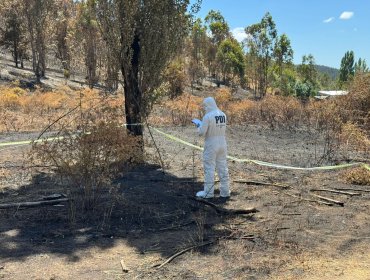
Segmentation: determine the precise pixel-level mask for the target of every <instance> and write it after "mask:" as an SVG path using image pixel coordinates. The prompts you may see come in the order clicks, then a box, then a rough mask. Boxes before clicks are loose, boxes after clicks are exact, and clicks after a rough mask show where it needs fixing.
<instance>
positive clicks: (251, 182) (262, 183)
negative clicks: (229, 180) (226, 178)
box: [233, 180, 289, 189]
mask: <svg viewBox="0 0 370 280" xmlns="http://www.w3.org/2000/svg"><path fill="white" fill-rule="evenodd" d="M233 182H235V183H242V184H249V185H263V186H274V187H280V188H283V189H288V188H289V186H287V185H282V184H278V183H268V182H260V181H251V180H233Z"/></svg>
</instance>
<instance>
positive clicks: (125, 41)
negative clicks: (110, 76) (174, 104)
mask: <svg viewBox="0 0 370 280" xmlns="http://www.w3.org/2000/svg"><path fill="white" fill-rule="evenodd" d="M188 5H189V0H167V1H163V0H145V1H142V0H96V6H97V9H96V11H97V18H98V21H99V26H100V28H101V31H102V36H103V39H104V40H105V41H106V42H107V43H108V45H109V47H110V48H111V50H112V52H113V53H114V55H115V57H116V61H117V63H118V64H119V67H120V70H121V73H122V76H123V88H124V96H125V113H126V122H127V129H128V130H129V131H130V132H131V133H132V134H134V135H136V136H140V137H141V138H142V135H143V126H142V122H143V121H144V119H145V118H146V116H147V115H148V113H149V111H150V108H151V101H152V97H153V93H154V91H155V89H156V88H157V87H158V86H159V85H160V84H161V81H162V72H163V70H164V69H165V68H166V66H167V64H168V62H169V61H170V59H171V58H173V57H174V56H175V55H176V52H177V51H178V50H179V49H180V47H181V46H182V44H183V41H184V38H185V36H186V35H187V34H188V32H189V28H190V16H189V14H188ZM142 145H143V144H142Z"/></svg>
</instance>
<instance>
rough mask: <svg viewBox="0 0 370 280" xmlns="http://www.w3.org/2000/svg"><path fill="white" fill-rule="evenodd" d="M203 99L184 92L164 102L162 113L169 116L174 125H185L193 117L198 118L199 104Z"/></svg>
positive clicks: (199, 113)
mask: <svg viewBox="0 0 370 280" xmlns="http://www.w3.org/2000/svg"><path fill="white" fill-rule="evenodd" d="M202 101H203V99H202V98H201V97H197V96H194V95H191V94H189V93H185V94H183V95H181V96H179V97H177V98H175V99H174V100H170V101H167V102H165V104H164V110H165V112H164V114H165V115H166V114H167V115H168V116H170V117H171V120H172V123H173V124H175V125H187V124H190V121H191V120H192V119H193V118H199V117H200V115H201V109H202V107H201V105H202Z"/></svg>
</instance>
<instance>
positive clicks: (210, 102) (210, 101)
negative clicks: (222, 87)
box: [203, 97, 218, 113]
mask: <svg viewBox="0 0 370 280" xmlns="http://www.w3.org/2000/svg"><path fill="white" fill-rule="evenodd" d="M203 106H204V109H205V110H206V113H209V112H211V111H214V110H218V107H217V104H216V101H215V99H214V98H213V97H207V98H204V100H203Z"/></svg>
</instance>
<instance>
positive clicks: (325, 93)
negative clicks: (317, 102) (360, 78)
mask: <svg viewBox="0 0 370 280" xmlns="http://www.w3.org/2000/svg"><path fill="white" fill-rule="evenodd" d="M347 94H348V91H345V90H320V91H319V92H318V93H317V95H316V96H315V98H317V99H326V98H329V97H336V96H341V95H347Z"/></svg>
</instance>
